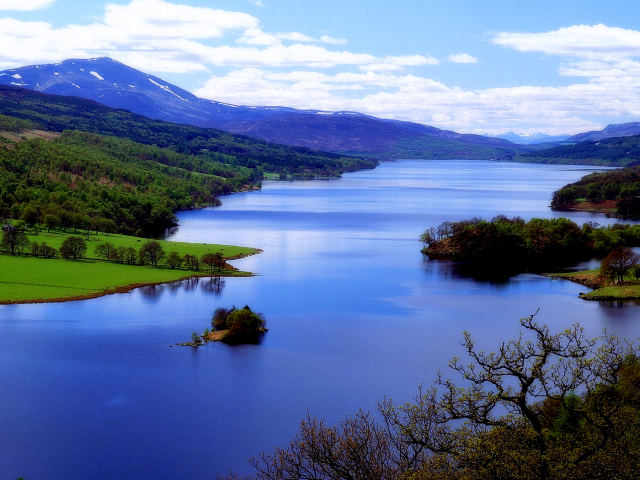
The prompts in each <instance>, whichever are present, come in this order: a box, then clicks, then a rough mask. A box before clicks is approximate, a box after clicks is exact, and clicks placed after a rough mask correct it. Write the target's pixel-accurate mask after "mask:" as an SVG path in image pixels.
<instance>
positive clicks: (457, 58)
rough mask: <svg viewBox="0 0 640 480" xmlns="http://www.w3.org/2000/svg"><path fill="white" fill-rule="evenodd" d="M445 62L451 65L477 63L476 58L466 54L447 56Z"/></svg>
mask: <svg viewBox="0 0 640 480" xmlns="http://www.w3.org/2000/svg"><path fill="white" fill-rule="evenodd" d="M447 60H449V61H450V62H453V63H478V62H479V60H478V59H477V58H476V57H472V56H471V55H469V54H467V53H456V54H454V55H449V56H448V57H447Z"/></svg>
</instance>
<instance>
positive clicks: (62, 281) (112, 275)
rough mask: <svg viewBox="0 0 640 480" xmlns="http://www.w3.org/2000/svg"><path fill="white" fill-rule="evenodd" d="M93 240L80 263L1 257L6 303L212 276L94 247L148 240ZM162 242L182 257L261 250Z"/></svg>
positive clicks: (60, 237)
mask: <svg viewBox="0 0 640 480" xmlns="http://www.w3.org/2000/svg"><path fill="white" fill-rule="evenodd" d="M68 236H69V234H67V233H59V232H51V233H47V232H41V233H40V234H38V235H30V236H29V240H30V241H37V242H38V243H42V242H45V243H46V244H47V245H49V246H51V247H54V248H56V249H59V248H60V245H61V244H62V242H63V241H64V239H65V238H67V237H68ZM83 238H84V236H83ZM89 238H90V240H89V241H87V247H88V248H87V254H86V258H85V259H83V260H79V261H71V260H64V259H61V258H55V259H44V258H36V257H32V256H26V255H22V256H15V257H14V256H11V255H0V304H7V303H31V302H47V301H49V302H50V301H65V300H75V299H82V298H92V297H97V296H101V295H106V294H109V293H116V292H124V291H128V290H130V289H131V288H133V287H135V286H141V285H149V284H157V283H167V282H173V281H176V280H180V279H184V278H188V277H192V276H194V275H210V273H208V271H207V270H206V269H204V268H201V269H200V271H198V272H194V271H191V270H188V269H185V268H176V269H171V268H168V267H152V266H139V265H123V264H118V263H113V262H107V261H104V260H100V259H98V258H97V256H96V255H95V254H94V249H95V247H96V245H99V244H100V243H101V242H111V243H113V244H114V245H115V246H117V247H125V248H128V247H133V248H135V249H136V250H138V249H139V248H140V246H141V245H142V244H144V242H146V241H148V239H140V238H136V237H129V236H125V235H113V234H112V235H91V236H90V237H89ZM159 242H160V243H161V244H162V246H163V248H164V250H165V253H169V252H171V251H175V252H178V253H179V254H180V255H181V256H184V255H185V254H190V255H196V256H198V257H200V256H202V255H203V254H205V253H216V252H221V253H222V254H223V255H224V257H225V258H226V259H233V258H240V257H243V256H247V255H252V254H255V253H258V252H259V250H256V249H253V248H247V247H235V246H231V245H215V244H208V243H202V244H194V243H185V242H167V241H162V240H159ZM214 274H216V275H224V276H230V275H236V276H242V275H245V276H246V275H248V274H247V273H245V272H238V271H236V270H222V272H220V273H218V272H214Z"/></svg>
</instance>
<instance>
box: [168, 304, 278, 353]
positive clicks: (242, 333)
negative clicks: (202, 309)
mask: <svg viewBox="0 0 640 480" xmlns="http://www.w3.org/2000/svg"><path fill="white" fill-rule="evenodd" d="M211 326H212V327H213V330H209V329H208V328H207V329H206V330H205V331H204V333H203V334H202V335H198V334H197V333H196V332H193V333H192V334H191V341H190V342H185V343H179V344H178V345H180V346H186V347H200V346H202V345H204V344H205V343H207V342H224V343H226V344H229V345H241V344H247V343H249V344H257V343H260V340H261V339H262V336H263V335H264V334H265V333H266V332H267V331H268V329H267V321H266V320H265V318H264V315H263V314H261V313H257V312H254V311H252V310H251V308H249V306H248V305H245V306H244V307H243V308H240V309H238V308H236V307H231V308H230V309H228V308H217V309H216V310H215V311H214V312H213V317H212V319H211Z"/></svg>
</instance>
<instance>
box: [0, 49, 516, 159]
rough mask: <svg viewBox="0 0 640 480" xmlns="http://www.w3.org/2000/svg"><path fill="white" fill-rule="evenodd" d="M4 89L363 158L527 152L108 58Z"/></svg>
mask: <svg viewBox="0 0 640 480" xmlns="http://www.w3.org/2000/svg"><path fill="white" fill-rule="evenodd" d="M0 84H5V85H13V86H17V87H23V88H28V89H32V90H36V91H39V92H44V93H52V94H57V95H68V96H69V95H72V96H77V97H81V98H86V99H90V100H94V101H96V102H99V103H102V104H104V105H107V106H110V107H113V108H123V109H126V110H129V111H131V112H134V113H138V114H141V115H144V116H147V117H149V118H153V119H158V120H165V121H170V122H176V123H184V124H188V125H196V126H201V127H212V128H217V129H221V130H226V131H230V132H233V133H239V134H244V135H248V136H251V137H254V138H259V139H262V140H266V141H270V142H276V143H283V144H286V145H295V146H302V147H309V148H314V149H319V150H325V151H332V152H338V153H349V154H354V155H359V156H375V157H382V158H469V159H486V158H502V159H509V158H512V157H513V156H514V155H515V154H517V153H518V152H520V151H522V150H521V149H520V147H518V146H517V145H515V144H513V143H511V142H509V141H507V140H503V139H498V138H490V137H483V136H480V135H465V134H459V133H456V132H452V131H447V130H440V129H438V128H435V127H430V126H426V125H421V124H417V123H411V122H401V121H395V120H384V119H379V118H375V117H372V116H368V115H363V114H360V113H356V112H323V111H317V110H295V109H292V108H287V107H263V106H238V105H230V104H227V103H222V102H215V101H211V100H205V99H201V98H198V97H196V96H195V95H193V94H191V93H189V92H187V91H185V90H183V89H181V88H179V87H177V86H175V85H171V84H170V83H168V82H166V81H164V80H162V79H160V78H158V77H155V76H153V75H148V74H146V73H143V72H140V71H138V70H135V69H133V68H131V67H128V66H126V65H123V64H122V63H119V62H117V61H115V60H112V59H110V58H94V59H89V60H66V61H64V62H62V63H57V64H48V65H34V66H28V67H21V68H16V69H10V70H5V71H3V72H0Z"/></svg>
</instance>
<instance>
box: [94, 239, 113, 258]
mask: <svg viewBox="0 0 640 480" xmlns="http://www.w3.org/2000/svg"><path fill="white" fill-rule="evenodd" d="M115 249H116V246H115V245H114V244H113V243H111V242H104V243H100V244H98V245H96V248H95V249H94V253H95V254H96V255H97V256H99V257H102V258H104V259H105V260H110V259H111V257H112V255H113V252H114V251H115Z"/></svg>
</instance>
